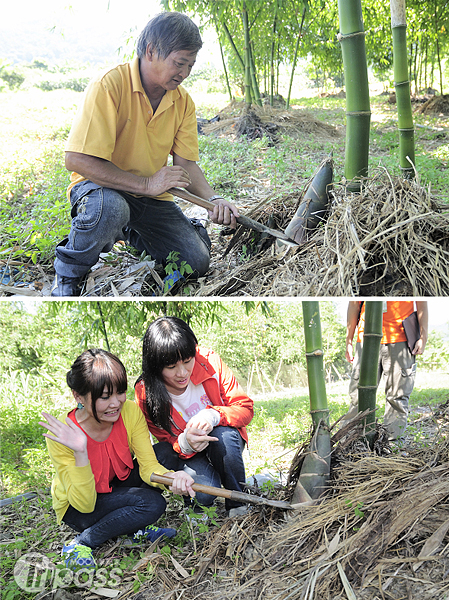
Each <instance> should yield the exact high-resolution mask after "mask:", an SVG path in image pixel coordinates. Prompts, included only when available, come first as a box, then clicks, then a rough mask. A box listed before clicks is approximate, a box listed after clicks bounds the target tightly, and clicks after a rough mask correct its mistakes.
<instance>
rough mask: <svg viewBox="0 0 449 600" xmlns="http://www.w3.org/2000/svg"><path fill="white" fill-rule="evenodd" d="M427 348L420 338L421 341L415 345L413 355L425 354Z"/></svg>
mask: <svg viewBox="0 0 449 600" xmlns="http://www.w3.org/2000/svg"><path fill="white" fill-rule="evenodd" d="M425 346H426V342H425V341H424V340H423V339H422V338H419V340H418V341H417V342H416V344H415V347H414V348H413V350H412V354H415V355H416V354H422V353H423V352H424V348H425Z"/></svg>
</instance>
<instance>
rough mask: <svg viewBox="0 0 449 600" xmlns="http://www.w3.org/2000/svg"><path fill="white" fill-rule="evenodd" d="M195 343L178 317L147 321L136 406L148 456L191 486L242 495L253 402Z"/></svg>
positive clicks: (204, 499) (235, 508) (202, 497)
mask: <svg viewBox="0 0 449 600" xmlns="http://www.w3.org/2000/svg"><path fill="white" fill-rule="evenodd" d="M197 344H198V341H197V339H196V337H195V334H194V333H193V331H192V330H191V328H190V327H189V326H188V325H187V323H185V322H184V321H183V320H181V319H178V318H177V317H161V318H159V319H157V320H156V321H153V323H151V324H150V325H149V327H148V329H147V331H146V333H145V337H144V340H143V358H142V375H141V376H140V378H139V380H138V381H137V383H136V387H135V392H136V394H135V395H136V401H137V403H138V405H139V406H140V408H141V409H142V411H143V413H144V415H145V418H146V420H147V423H148V427H149V430H150V431H151V433H152V434H153V435H154V436H155V437H156V438H157V440H158V441H159V443H158V444H156V445H155V446H154V451H155V453H156V456H157V459H158V461H159V463H160V464H162V465H164V466H165V467H166V468H167V469H174V470H178V469H182V470H184V471H185V472H187V473H188V474H189V475H191V476H192V477H193V479H194V480H195V481H196V482H197V483H201V484H206V485H213V486H216V487H217V486H218V487H220V485H221V484H223V486H224V487H225V488H227V489H231V490H237V491H241V483H242V482H245V466H244V463H243V457H242V451H243V448H244V446H245V443H247V442H248V436H247V434H246V429H245V426H246V425H248V423H249V422H250V421H251V419H252V417H253V401H252V400H251V399H250V398H248V396H247V395H246V394H245V393H244V391H243V390H242V388H241V387H240V386H239V384H238V383H237V381H236V379H235V377H234V374H233V373H232V371H231V370H230V369H229V368H228V367H227V366H226V365H225V364H224V363H223V361H222V360H221V359H220V357H219V356H218V355H217V354H215V353H214V352H213V351H212V350H207V349H203V348H198V346H197ZM196 499H197V502H198V503H199V504H200V505H203V506H210V505H211V504H212V503H213V500H214V497H213V496H208V495H206V494H202V493H197V495H196ZM225 506H226V510H227V511H229V516H235V515H238V514H242V513H243V512H244V511H245V509H246V507H244V506H242V505H241V503H239V502H235V501H231V500H226V503H225ZM197 510H198V509H197Z"/></svg>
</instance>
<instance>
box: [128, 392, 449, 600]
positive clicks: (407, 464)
mask: <svg viewBox="0 0 449 600" xmlns="http://www.w3.org/2000/svg"><path fill="white" fill-rule="evenodd" d="M442 408H443V409H444V410H443V411H442V419H440V434H441V432H442V431H444V429H446V434H447V428H448V427H449V407H448V406H447V404H446V405H443V407H442ZM440 416H441V415H440ZM378 433H379V437H378V442H379V441H380V442H381V443H380V444H379V443H378V444H377V450H378V451H382V454H383V455H382V456H379V455H378V454H377V453H376V452H371V451H369V450H368V449H367V448H366V447H365V446H364V445H363V444H362V443H361V442H360V441H357V440H359V436H360V430H358V429H353V430H352V432H350V433H349V435H348V436H347V437H346V438H343V439H341V436H340V437H339V435H338V433H337V434H336V435H334V437H333V446H334V456H333V476H332V482H331V487H330V489H329V490H328V492H327V493H326V495H325V497H324V499H323V500H322V501H321V502H319V503H318V504H316V505H315V506H308V507H304V508H303V509H301V510H300V511H299V512H294V513H293V512H290V513H289V512H287V513H282V512H279V511H276V509H268V508H264V509H263V510H260V509H257V510H253V511H252V512H251V513H250V515H248V516H246V517H243V518H242V517H241V518H240V519H239V520H230V519H227V520H225V521H224V523H223V525H222V526H221V527H220V528H219V529H218V530H217V529H216V530H215V531H213V532H211V533H209V536H208V539H207V543H206V544H204V545H203V546H202V547H199V545H197V548H196V551H197V552H196V554H195V555H194V556H192V555H191V554H190V555H189V556H188V557H186V560H185V563H184V561H182V562H183V564H180V563H179V562H176V563H173V564H172V565H170V561H168V563H167V565H166V566H168V567H170V566H171V567H172V568H171V576H170V575H169V574H168V573H167V571H166V570H159V569H158V570H157V572H156V573H155V579H154V580H153V582H152V583H151V585H150V586H149V587H148V589H146V590H145V592H142V593H141V595H137V596H135V598H136V600H137V599H139V600H144V599H149V598H156V597H157V598H164V599H165V600H171V599H173V600H174V599H178V598H183V600H195V599H197V598H203V597H207V598H209V599H217V600H218V599H227V600H231V599H232V600H237V599H239V600H242V599H244V600H259V599H264V600H312V599H319V600H343V599H349V600H355V599H357V600H376V599H378V600H386V599H389V598H395V599H398V598H404V599H405V598H407V599H408V598H410V599H415V598H418V597H419V598H420V599H421V600H430V599H432V600H433V599H435V598H445V597H447V594H448V593H449V577H448V576H449V544H448V541H449V536H448V530H449V477H448V474H449V438H447V437H446V438H445V437H444V435H440V436H438V435H437V436H436V437H435V438H434V439H433V441H432V443H431V444H430V445H429V446H426V447H421V448H416V449H412V448H409V449H408V451H407V452H402V454H400V455H392V454H391V452H390V454H387V452H388V444H386V445H385V444H384V443H383V442H382V436H383V432H382V428H381V427H379V428H378ZM383 439H385V438H383ZM179 560H180V559H179V557H178V561H179ZM184 567H185V568H184Z"/></svg>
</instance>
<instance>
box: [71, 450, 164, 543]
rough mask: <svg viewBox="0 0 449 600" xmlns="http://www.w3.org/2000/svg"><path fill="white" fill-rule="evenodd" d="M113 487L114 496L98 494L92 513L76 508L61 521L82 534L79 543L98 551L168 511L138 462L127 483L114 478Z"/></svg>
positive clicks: (77, 537)
mask: <svg viewBox="0 0 449 600" xmlns="http://www.w3.org/2000/svg"><path fill="white" fill-rule="evenodd" d="M111 486H112V491H111V492H109V493H107V494H97V501H96V503H95V508H94V510H93V511H92V512H90V513H82V512H80V511H78V510H76V508H73V506H69V508H68V509H67V511H66V513H65V515H64V517H63V519H62V520H63V521H64V523H66V524H67V525H69V527H71V528H72V529H74V530H75V531H79V532H80V534H79V535H77V536H76V538H75V539H76V543H78V544H83V545H84V546H89V547H90V548H97V547H98V546H100V545H101V544H103V543H104V542H105V541H106V540H109V539H110V538H112V537H116V536H119V535H132V534H134V533H136V532H137V531H139V529H144V528H145V527H146V526H147V525H151V524H152V523H155V522H156V521H157V520H158V519H159V517H160V516H161V515H162V514H163V513H164V511H165V507H166V502H165V499H164V497H163V496H162V490H160V489H158V488H154V487H151V486H149V485H147V484H146V483H144V482H143V481H142V479H141V477H140V475H139V465H138V463H137V461H134V468H133V470H132V471H131V473H130V474H129V476H128V478H127V479H125V480H124V481H120V480H119V479H117V478H115V479H114V480H113V481H112V484H111Z"/></svg>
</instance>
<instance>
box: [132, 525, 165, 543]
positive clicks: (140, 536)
mask: <svg viewBox="0 0 449 600" xmlns="http://www.w3.org/2000/svg"><path fill="white" fill-rule="evenodd" d="M175 535H176V529H172V528H171V527H156V526H155V525H147V526H146V527H145V529H139V531H136V533H135V534H133V536H132V539H133V542H142V541H144V540H148V541H150V542H155V541H156V540H158V539H159V538H161V537H163V536H165V537H168V538H172V537H175Z"/></svg>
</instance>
